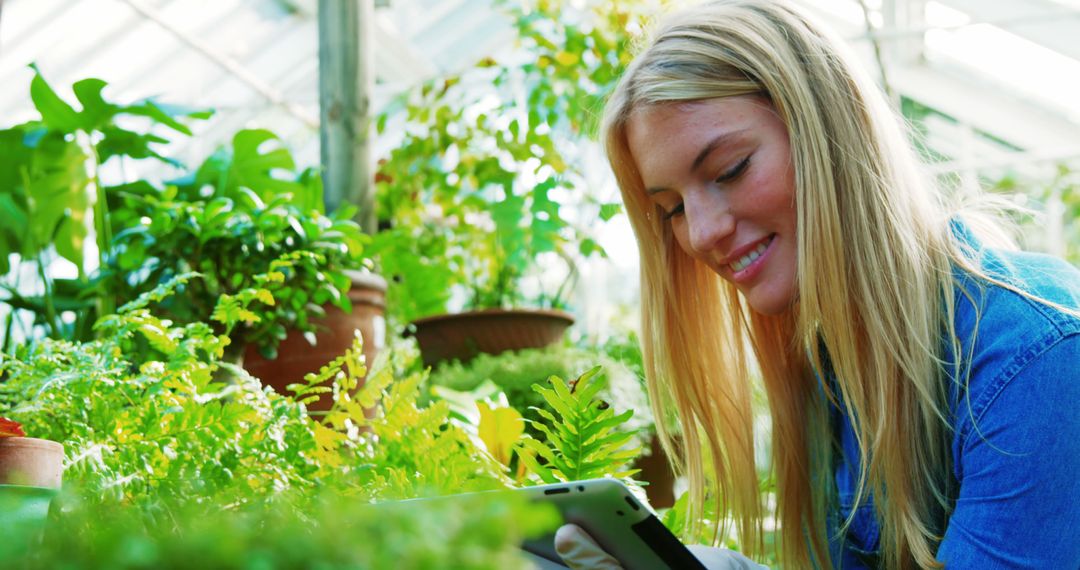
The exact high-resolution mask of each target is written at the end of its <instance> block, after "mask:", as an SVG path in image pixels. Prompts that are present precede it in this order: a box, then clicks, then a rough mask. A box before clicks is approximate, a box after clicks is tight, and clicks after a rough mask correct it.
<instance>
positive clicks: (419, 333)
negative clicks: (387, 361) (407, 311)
mask: <svg viewBox="0 0 1080 570" xmlns="http://www.w3.org/2000/svg"><path fill="white" fill-rule="evenodd" d="M572 324H574V317H573V316H572V315H570V314H569V313H567V312H565V311H557V310H553V309H486V310H482V311H470V312H465V313H450V314H443V315H435V316H433V317H425V318H422V319H418V320H416V321H413V323H412V325H413V326H414V327H415V328H416V332H415V333H413V334H414V335H415V336H416V341H417V343H418V344H419V345H420V355H421V357H422V358H423V361H424V364H425V365H427V366H434V365H436V364H438V363H440V362H443V361H446V360H460V361H462V362H467V361H468V360H470V359H472V358H473V357H475V356H476V355H477V354H479V353H481V352H483V353H486V354H499V353H501V352H505V351H507V350H523V349H526V348H543V347H545V346H550V345H552V344H554V343H556V342H559V340H560V339H562V337H563V334H565V333H566V329H567V328H569V327H570V325H572Z"/></svg>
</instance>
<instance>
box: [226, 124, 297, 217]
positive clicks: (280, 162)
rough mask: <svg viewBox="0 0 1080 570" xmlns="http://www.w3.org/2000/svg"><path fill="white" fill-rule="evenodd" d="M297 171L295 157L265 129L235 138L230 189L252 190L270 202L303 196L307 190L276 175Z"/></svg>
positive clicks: (250, 131)
mask: <svg viewBox="0 0 1080 570" xmlns="http://www.w3.org/2000/svg"><path fill="white" fill-rule="evenodd" d="M295 168H296V163H295V162H294V161H293V157H292V154H290V153H289V151H288V150H287V149H285V148H284V147H283V146H281V140H280V139H279V138H278V137H277V135H275V134H274V133H272V132H270V131H267V130H264V129H248V130H243V131H240V132H238V133H236V135H235V136H234V137H233V157H232V165H231V167H230V169H229V177H228V186H229V187H230V188H235V187H240V186H242V187H245V188H249V189H251V190H252V191H254V192H255V193H256V194H258V195H259V196H260V197H261V198H262V199H263V200H264V201H267V202H269V201H270V200H272V199H273V198H274V197H275V196H278V195H281V194H285V193H289V194H292V195H293V196H294V197H296V196H299V195H301V193H302V192H303V191H304V187H303V186H301V185H300V184H298V183H296V182H294V181H291V180H282V179H280V178H276V177H275V176H274V174H273V171H275V170H286V171H290V172H291V171H293V170H294V169H295ZM305 195H306V194H305Z"/></svg>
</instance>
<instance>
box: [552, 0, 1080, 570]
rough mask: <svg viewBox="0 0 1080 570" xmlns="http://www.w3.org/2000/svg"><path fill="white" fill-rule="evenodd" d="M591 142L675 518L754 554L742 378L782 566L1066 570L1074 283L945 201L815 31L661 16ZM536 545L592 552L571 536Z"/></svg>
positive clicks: (1077, 342)
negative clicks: (685, 490)
mask: <svg viewBox="0 0 1080 570" xmlns="http://www.w3.org/2000/svg"><path fill="white" fill-rule="evenodd" d="M604 140H605V144H606V146H607V151H608V156H609V160H610V162H611V165H612V168H613V169H614V171H615V174H616V177H617V179H618V183H619V186H620V188H621V190H622V195H623V200H624V202H625V205H626V209H627V211H628V213H629V217H630V220H631V223H632V225H633V228H634V231H635V233H636V236H637V241H638V246H639V248H640V254H641V262H642V273H641V287H642V313H643V315H642V317H643V318H642V327H643V335H642V338H643V345H644V346H643V350H644V355H645V362H646V367H647V376H648V383H649V389H650V393H651V395H652V396H653V402H654V406H655V407H656V410H655V414H656V417H658V418H659V417H667V416H669V415H670V414H672V413H674V414H675V415H676V416H677V417H678V419H679V422H680V428H681V429H680V434H681V437H682V439H683V441H684V445H683V446H682V447H681V450H682V451H681V452H682V455H681V456H680V457H681V461H680V463H681V467H682V469H683V470H684V472H685V474H686V475H687V477H688V480H689V484H690V491H689V492H690V497H691V504H692V507H693V508H694V509H695V511H694V512H695V513H701V512H702V508H703V505H704V504H705V503H706V501H715V503H714V504H715V505H716V506H717V508H718V509H719V512H721V513H725V514H726V515H727V516H726V520H728V521H730V524H733V525H734V529H735V531H736V532H737V536H738V537H739V539H740V540H739V544H740V546H741V548H743V549H744V551H745V554H747V555H749V556H751V557H755V556H759V555H760V554H761V553H762V551H763V550H764V545H763V539H762V536H763V530H762V524H763V520H764V519H765V517H766V512H765V507H764V505H762V504H761V500H760V496H759V486H758V485H759V481H758V468H759V467H761V466H758V465H755V461H754V452H753V451H754V450H753V439H754V437H753V435H754V433H753V421H752V420H753V418H752V413H751V386H750V381H749V378H750V377H751V370H752V369H755V368H756V369H758V370H760V374H761V376H762V377H763V379H764V386H765V389H766V392H767V394H768V399H769V407H770V415H771V420H772V458H771V464H770V465H769V466H766V467H767V468H770V469H771V470H772V472H773V473H774V474H775V478H776V482H777V497H776V511H775V517H776V521H777V525H778V530H777V532H778V537H779V547H778V548H779V556H780V562H781V563H782V564H783V565H784V567H786V568H828V567H834V568H914V567H924V568H927V567H940V566H942V565H944V566H946V567H948V568H1061V569H1064V568H1069V569H1075V568H1080V409H1078V408H1080V309H1078V308H1080V272H1078V271H1077V270H1076V269H1075V268H1073V267H1072V266H1070V265H1068V264H1066V263H1065V262H1063V261H1061V260H1058V259H1054V258H1051V257H1047V256H1043V255H1035V254H1029V253H1022V252H1017V251H1013V250H1010V249H1006V248H1003V247H1002V246H1001V244H998V243H996V241H998V240H997V238H998V236H999V235H1000V233H999V232H995V231H992V227H991V231H984V230H985V229H986V228H987V227H988V226H985V225H980V224H976V223H974V222H973V221H972V220H973V219H974V218H971V217H966V216H965V215H964V214H963V212H958V211H953V210H950V209H948V208H946V207H944V206H942V205H941V202H942V200H940V198H939V191H938V189H937V188H935V187H934V186H933V183H932V182H931V181H929V179H927V178H924V177H922V176H921V175H920V173H919V168H918V164H917V160H916V158H915V156H914V153H913V151H912V148H911V146H910V145H909V142H908V139H907V138H906V137H905V133H904V132H903V129H902V128H901V126H900V121H898V120H897V118H896V117H895V115H894V113H893V112H892V111H891V110H890V108H889V107H888V105H887V104H886V102H885V101H884V100H883V97H882V96H881V95H880V93H879V91H878V90H877V88H876V87H875V86H874V85H873V83H872V82H871V81H869V80H868V79H867V77H866V76H864V74H863V73H862V72H860V70H859V69H858V68H857V67H856V66H854V65H852V63H851V59H850V57H849V56H848V55H847V54H846V53H845V52H844V51H843V49H842V47H841V44H840V42H839V41H838V40H836V39H834V38H833V37H831V36H830V35H829V34H827V33H826V32H825V31H824V30H822V29H821V28H820V27H818V26H817V25H815V24H814V23H813V22H811V21H809V20H808V19H807V18H806V17H805V15H803V14H801V13H800V12H799V11H797V10H796V9H795V8H794V7H792V6H790V5H788V4H787V3H784V2H779V1H768V0H730V1H712V2H708V3H705V4H703V5H701V6H698V7H694V8H691V9H687V10H685V11H682V12H679V13H676V14H673V15H671V16H669V17H668V18H667V19H666V20H665V22H664V23H663V24H662V25H661V26H660V27H659V29H658V30H657V31H656V32H655V37H654V39H653V40H652V41H651V43H650V44H649V45H648V47H647V48H646V49H645V50H644V51H643V52H642V53H641V54H640V55H638V57H637V59H636V60H635V61H634V62H633V64H631V65H630V67H629V69H628V70H627V71H626V73H625V76H624V77H623V78H622V80H621V82H620V84H619V85H618V87H617V89H616V90H615V92H614V93H613V94H612V96H611V98H610V101H609V103H608V106H607V109H606V112H605V122H604ZM661 435H662V437H663V438H664V440H665V441H667V442H669V443H670V435H671V434H668V433H662V434H661ZM669 447H670V445H669ZM707 472H712V473H715V477H707V476H706V473H707ZM721 532H726V530H724V529H721ZM556 542H557V548H558V549H559V550H560V552H562V553H564V554H565V555H564V558H565V559H566V560H567V562H569V563H570V564H571V566H574V567H575V568H587V567H610V566H611V565H612V564H614V561H612V560H610V559H605V555H604V553H603V552H601V551H599V549H598V548H597V547H596V546H595V544H593V543H591V542H590V541H589V539H588V537H587V536H585V535H583V534H582V533H581V532H580V529H576V528H575V527H564V528H563V529H561V530H560V533H559V535H558V538H557V541H556ZM695 552H696V553H698V554H699V557H700V558H702V559H703V561H704V560H707V562H706V566H709V567H710V568H742V567H750V566H749V564H750V563H749V561H748V560H746V559H745V558H742V557H741V556H740V555H737V554H735V553H731V552H730V551H723V550H719V549H708V548H699V549H697V550H696V551H695Z"/></svg>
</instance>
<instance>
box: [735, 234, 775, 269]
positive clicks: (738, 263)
mask: <svg viewBox="0 0 1080 570" xmlns="http://www.w3.org/2000/svg"><path fill="white" fill-rule="evenodd" d="M770 243H772V239H770V240H769V241H767V242H764V243H762V244H761V245H759V246H757V247H755V248H754V250H753V251H751V252H750V253H748V254H746V255H744V256H742V257H740V258H739V259H737V260H735V261H734V262H732V264H731V268H732V269H734V270H735V271H742V270H743V269H746V267H747V266H749V265H750V264H751V263H753V262H754V260H755V259H757V258H759V257H761V254H763V253H765V250H766V249H768V248H769V244H770Z"/></svg>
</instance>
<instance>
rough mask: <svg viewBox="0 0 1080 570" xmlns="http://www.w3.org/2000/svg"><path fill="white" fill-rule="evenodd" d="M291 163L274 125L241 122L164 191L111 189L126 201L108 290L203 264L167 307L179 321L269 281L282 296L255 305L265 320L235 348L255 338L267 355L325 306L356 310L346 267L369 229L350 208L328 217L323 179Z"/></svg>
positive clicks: (243, 331) (243, 329) (144, 185)
mask: <svg viewBox="0 0 1080 570" xmlns="http://www.w3.org/2000/svg"><path fill="white" fill-rule="evenodd" d="M294 166H295V165H294V162H293V158H292V156H291V154H290V153H289V152H288V150H287V149H285V148H284V147H283V146H281V141H280V140H279V139H278V138H277V137H276V136H275V135H274V134H273V133H271V132H269V131H265V130H243V131H240V132H238V133H237V134H236V135H235V136H234V137H233V141H232V146H231V147H230V148H228V149H221V150H219V151H218V152H216V153H214V154H213V155H212V156H211V157H209V158H208V159H207V160H206V161H205V162H204V163H203V164H202V165H201V166H200V167H199V168H198V169H197V170H196V171H195V172H194V173H192V174H191V175H189V176H186V177H184V178H181V179H179V180H174V181H172V182H171V183H169V184H167V185H166V186H165V187H164V188H158V187H156V186H154V185H152V184H150V183H149V182H145V181H143V182H141V183H139V184H128V185H125V186H122V187H117V188H113V189H110V190H111V191H112V193H113V195H115V197H116V199H117V202H118V203H117V205H116V208H115V210H116V211H117V212H118V215H117V216H115V219H116V225H117V230H118V231H117V233H116V237H115V239H114V241H113V244H112V256H111V258H110V264H109V266H108V273H107V278H108V283H109V287H110V289H112V290H114V291H116V292H117V293H118V294H119V295H120V296H121V297H122V298H130V297H132V296H133V295H136V294H138V293H139V292H141V291H145V290H147V289H149V288H152V287H154V286H156V285H157V284H159V283H162V282H165V281H167V280H169V279H170V278H172V277H173V276H174V275H177V274H180V273H184V272H188V271H197V272H199V273H201V274H202V275H203V276H204V279H202V280H200V281H197V282H195V283H193V284H192V285H191V286H190V287H189V288H188V289H186V290H185V292H184V293H185V294H184V295H181V296H177V297H174V298H173V299H171V300H170V301H169V302H168V303H167V304H165V305H164V307H163V308H164V310H165V311H167V313H168V314H169V315H170V316H171V318H173V319H175V320H177V321H178V322H197V321H209V320H210V317H211V316H212V315H211V311H212V310H213V308H214V306H215V305H216V304H217V302H218V299H219V298H220V297H221V296H222V295H235V294H237V293H238V292H240V291H243V290H245V289H249V288H253V287H258V288H260V289H265V290H266V291H268V292H269V293H270V294H271V295H272V297H273V299H274V302H273V303H263V304H261V305H257V306H254V307H253V308H252V311H253V313H254V315H253V316H256V317H258V318H250V319H247V320H246V321H245V322H244V323H242V324H240V325H239V326H238V327H236V329H235V330H234V331H233V333H232V336H233V338H234V340H235V341H236V343H237V350H242V348H243V345H245V344H248V343H254V344H255V345H256V346H258V347H259V349H260V351H261V352H262V353H263V354H264V355H265V356H267V357H269V358H273V357H275V356H276V354H277V345H278V343H280V342H281V340H282V339H284V338H285V336H286V335H287V334H288V332H289V331H290V330H299V331H302V332H315V331H316V330H317V322H316V321H317V319H318V318H320V317H323V316H325V309H324V306H327V305H331V306H337V307H339V308H341V309H342V310H345V311H349V310H351V304H350V303H349V299H348V291H349V288H350V287H351V279H350V277H349V272H350V271H354V270H358V269H361V268H363V266H364V263H365V261H364V260H365V257H364V246H365V244H366V243H367V240H368V238H367V236H366V235H364V234H363V233H362V232H361V230H360V227H359V225H358V224H357V223H356V222H354V221H353V220H352V219H351V218H352V215H353V213H354V210H352V209H351V208H344V209H341V210H339V211H337V212H335V213H333V214H331V215H329V216H328V215H326V214H324V213H323V212H322V187H321V183H320V181H319V178H318V177H317V176H315V175H314V174H313V173H312V172H311V171H303V172H299V173H297V172H295V168H294ZM290 169H292V170H291V172H290ZM260 275H265V276H268V277H265V278H262V282H260V281H259V278H258V277H257V276H260Z"/></svg>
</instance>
